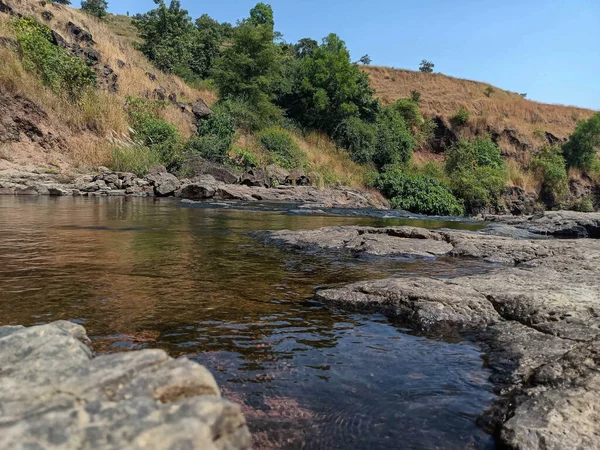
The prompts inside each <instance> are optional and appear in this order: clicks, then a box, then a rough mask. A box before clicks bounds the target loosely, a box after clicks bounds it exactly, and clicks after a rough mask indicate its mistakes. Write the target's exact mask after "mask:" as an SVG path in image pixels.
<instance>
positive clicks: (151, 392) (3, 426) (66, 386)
mask: <svg viewBox="0 0 600 450" xmlns="http://www.w3.org/2000/svg"><path fill="white" fill-rule="evenodd" d="M0 367H1V370H0V435H1V436H2V439H0V449H7V450H8V449H11V450H12V449H25V448H37V449H51V448H52V449H65V450H67V449H98V448H103V449H122V448H152V449H173V448H186V449H209V448H210V449H231V450H233V449H249V448H250V446H251V443H250V433H249V431H248V428H247V426H246V423H245V420H244V417H243V415H242V413H241V411H240V408H239V407H238V406H237V405H235V404H233V403H230V402H228V401H226V400H224V399H222V398H221V396H220V392H219V388H218V387H217V384H216V383H215V380H214V378H213V377H212V375H211V374H210V372H208V370H207V369H206V368H204V367H202V366H200V365H198V364H196V363H194V362H192V361H190V360H188V359H186V358H180V359H177V360H175V359H172V358H170V357H169V356H168V355H167V354H166V353H165V352H163V351H162V350H142V351H139V352H131V353H120V354H112V355H104V356H98V357H95V358H94V357H93V354H92V351H91V350H90V348H89V339H88V338H87V336H86V332H85V329H84V328H83V327H81V326H79V325H75V324H72V323H70V322H56V323H52V324H48V325H41V326H35V327H31V328H24V327H0Z"/></svg>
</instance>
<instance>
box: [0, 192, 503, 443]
mask: <svg viewBox="0 0 600 450" xmlns="http://www.w3.org/2000/svg"><path fill="white" fill-rule="evenodd" d="M398 224H414V225H417V226H427V227H431V228H439V227H448V226H451V227H458V228H465V227H469V224H466V223H461V222H450V223H448V222H434V221H410V220H400V219H394V218H377V217H343V216H318V215H300V214H296V213H294V212H293V211H285V210H280V211H264V210H262V211H260V210H248V209H246V210H243V209H242V210H239V209H237V210H236V209H232V208H222V207H215V208H213V207H203V208H193V207H182V206H180V205H179V204H178V203H177V202H176V201H172V200H160V201H158V200H149V199H123V198H115V199H106V198H105V199H102V198H97V199H95V198H90V199H87V198H48V197H39V198H25V197H0V325H8V324H23V325H34V324H39V323H45V322H51V321H54V320H59V319H65V320H70V321H73V322H76V323H80V324H82V325H84V326H85V327H86V328H87V330H88V334H89V335H90V337H91V338H92V339H93V343H94V347H95V349H96V350H97V351H98V352H118V351H127V350H135V349H142V348H162V349H164V350H166V351H167V352H169V353H170V354H171V355H172V356H179V355H186V356H188V357H189V358H192V359H193V360H195V361H198V362H199V363H201V364H204V365H206V366H207V367H208V368H209V369H210V370H211V371H212V373H213V374H214V375H215V378H216V379H217V382H218V383H219V385H220V386H221V388H222V392H223V395H224V396H225V397H227V398H229V399H231V400H233V401H235V402H238V403H240V404H242V405H243V408H244V412H245V414H246V417H247V419H248V422H249V424H250V429H251V431H252V433H253V438H254V443H255V447H256V448H290V449H292V448H294V449H295V448H306V449H317V448H323V449H325V448H327V449H329V448H340V449H367V448H368V449H384V448H403V449H464V448H469V449H489V448H493V441H492V439H491V438H490V437H489V436H488V435H486V434H485V433H484V432H483V431H481V430H480V429H478V428H477V426H476V425H475V419H476V418H477V416H478V415H479V414H480V413H481V412H482V411H483V410H484V409H485V408H486V407H487V406H488V405H489V404H490V402H491V400H492V398H493V396H492V394H491V386H490V384H489V382H488V381H487V378H488V376H489V374H488V372H487V371H486V370H485V369H484V368H483V367H482V360H481V357H480V353H479V351H478V350H477V349H476V348H475V347H474V346H472V345H471V344H468V343H465V342H456V341H455V342H450V341H448V340H442V339H439V338H436V337H435V336H429V337H427V336H423V335H416V334H411V333H410V332H409V331H408V330H406V329H404V328H402V327H401V325H399V324H395V323H392V322H391V321H390V320H388V319H386V318H385V317H383V316H378V315H362V314H354V313H348V312H344V311H341V310H338V309H331V308H328V307H327V306H325V305H323V304H321V303H319V302H316V301H314V300H312V296H313V293H314V291H315V288H316V287H322V286H328V287H329V286H335V285H339V284H345V283H348V282H352V281H358V280H363V279H372V278H377V277H383V276H390V275H392V274H393V275H395V276H406V275H411V274H431V275H442V276H455V275H457V274H460V273H469V272H473V271H477V270H482V268H481V267H478V266H477V265H476V264H475V263H473V262H468V261H457V260H449V259H448V260H444V259H441V260H437V261H433V260H406V259H405V260H383V261H377V260H368V259H354V258H351V257H344V256H341V255H336V254H331V253H330V254H314V255H299V254H295V253H289V252H285V251H282V250H279V249H275V248H269V247H265V246H263V245H261V244H260V243H258V242H256V241H255V240H254V239H253V238H252V237H251V236H250V235H249V234H248V233H249V232H251V231H253V230H265V229H271V230H274V229H308V228H318V227H322V226H330V225H372V226H384V225H398Z"/></svg>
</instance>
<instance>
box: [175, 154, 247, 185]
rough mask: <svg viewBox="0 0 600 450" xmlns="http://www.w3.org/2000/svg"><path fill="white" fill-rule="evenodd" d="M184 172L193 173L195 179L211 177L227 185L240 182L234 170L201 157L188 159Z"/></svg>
mask: <svg viewBox="0 0 600 450" xmlns="http://www.w3.org/2000/svg"><path fill="white" fill-rule="evenodd" d="M183 170H185V171H190V172H192V173H193V174H194V177H198V176H201V175H210V176H212V177H213V178H214V179H215V180H217V181H220V182H223V183H226V184H233V183H236V182H237V181H238V175H237V174H236V173H235V172H234V171H233V170H231V169H229V168H228V167H225V166H224V165H222V164H217V163H213V162H211V161H208V160H206V159H204V158H201V157H190V158H188V159H187V160H186V162H185V163H184V167H183Z"/></svg>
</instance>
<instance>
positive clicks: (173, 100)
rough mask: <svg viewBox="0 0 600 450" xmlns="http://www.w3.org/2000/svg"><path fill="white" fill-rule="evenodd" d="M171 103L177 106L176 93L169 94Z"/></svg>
mask: <svg viewBox="0 0 600 450" xmlns="http://www.w3.org/2000/svg"><path fill="white" fill-rule="evenodd" d="M169 101H170V102H171V103H173V104H177V94H176V93H174V92H171V93H170V94H169Z"/></svg>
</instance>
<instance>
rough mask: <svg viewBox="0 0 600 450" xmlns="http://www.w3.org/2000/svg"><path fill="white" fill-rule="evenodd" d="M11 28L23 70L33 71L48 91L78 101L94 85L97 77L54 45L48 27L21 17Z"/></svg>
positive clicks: (80, 61)
mask: <svg viewBox="0 0 600 450" xmlns="http://www.w3.org/2000/svg"><path fill="white" fill-rule="evenodd" d="M13 28H14V30H15V34H16V37H17V42H18V43H19V50H20V54H21V58H22V63H23V67H25V68H26V69H27V70H30V71H32V72H35V73H36V74H37V75H38V76H39V77H40V79H41V80H42V82H43V83H44V84H45V85H46V86H48V87H49V88H50V89H52V90H53V91H55V92H58V93H61V92H65V93H66V94H67V96H68V97H69V99H71V100H77V99H79V98H81V96H82V94H83V92H84V91H85V90H86V89H87V88H89V87H94V86H96V74H95V73H94V72H93V71H92V70H91V69H90V68H89V67H88V66H87V65H86V64H85V63H84V62H83V61H82V60H80V59H79V58H77V57H75V56H72V55H70V54H69V53H68V52H67V50H65V49H64V48H61V47H58V46H56V45H54V44H53V43H52V32H51V31H50V29H49V28H48V27H46V26H45V25H42V24H40V23H38V22H37V21H36V20H35V19H32V18H23V19H17V20H15V21H14V22H13Z"/></svg>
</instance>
